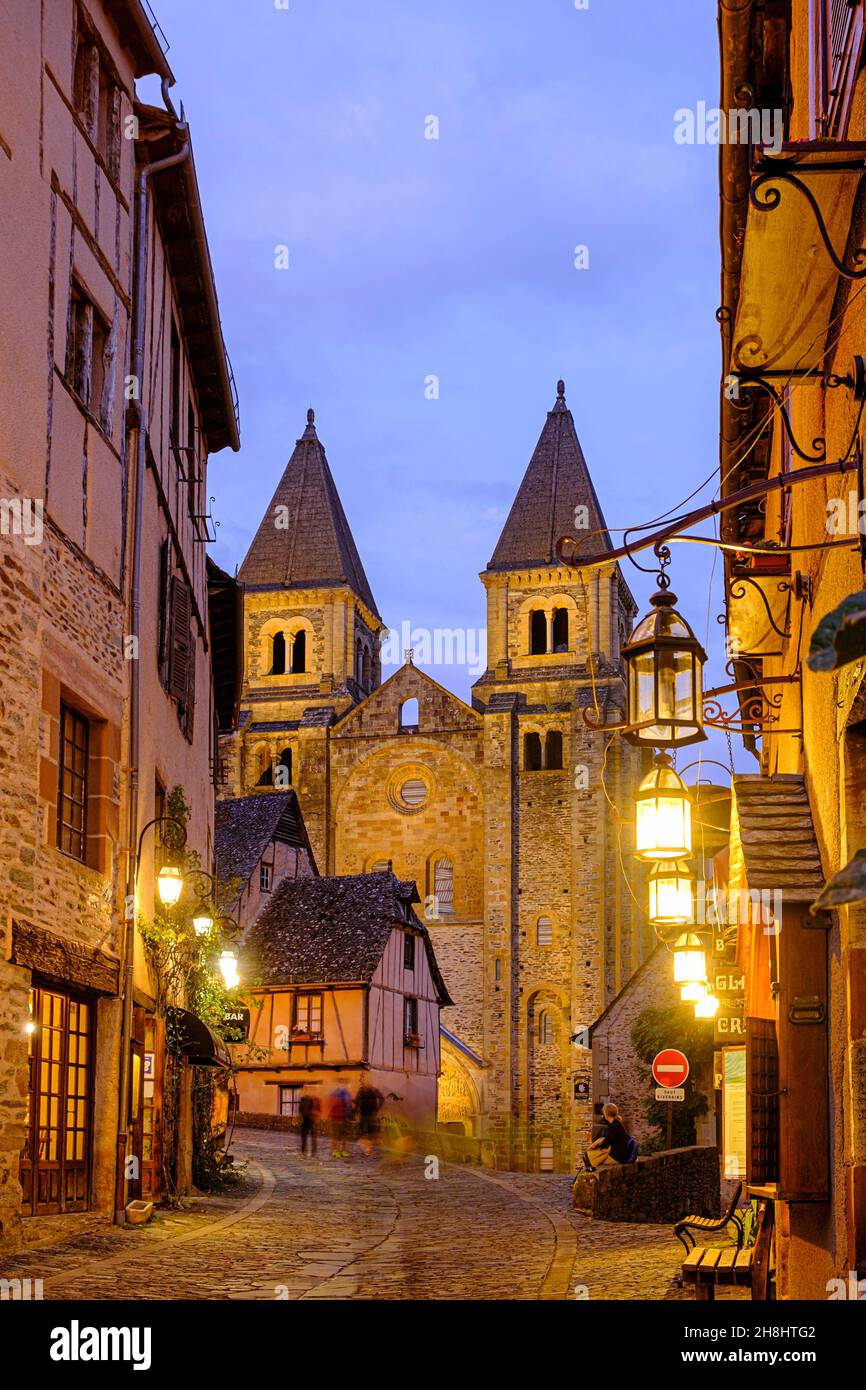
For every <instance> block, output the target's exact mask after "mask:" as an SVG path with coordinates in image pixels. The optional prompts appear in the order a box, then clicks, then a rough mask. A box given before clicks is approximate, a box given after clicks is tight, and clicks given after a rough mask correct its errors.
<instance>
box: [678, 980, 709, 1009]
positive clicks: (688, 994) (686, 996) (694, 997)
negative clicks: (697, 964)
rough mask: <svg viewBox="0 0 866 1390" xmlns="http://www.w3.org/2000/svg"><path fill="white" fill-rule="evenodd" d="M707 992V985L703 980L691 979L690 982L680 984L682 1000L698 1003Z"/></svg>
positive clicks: (682, 1001) (683, 1001)
mask: <svg viewBox="0 0 866 1390" xmlns="http://www.w3.org/2000/svg"><path fill="white" fill-rule="evenodd" d="M706 992H707V986H706V984H705V983H704V982H703V981H702V980H689V982H688V984H685V985H680V1002H681V1003H683V1004H697V1002H698V1000H699V999H703V997H704V995H705V994H706Z"/></svg>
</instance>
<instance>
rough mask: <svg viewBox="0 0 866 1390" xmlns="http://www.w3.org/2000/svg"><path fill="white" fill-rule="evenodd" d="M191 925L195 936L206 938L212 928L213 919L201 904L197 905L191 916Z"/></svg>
mask: <svg viewBox="0 0 866 1390" xmlns="http://www.w3.org/2000/svg"><path fill="white" fill-rule="evenodd" d="M192 924H193V927H194V928H195V934H196V936H207V934H208V932H209V931H210V930H211V929H212V927H213V917H212V916H211V914H210V913H209V912H208V910H207V908H206V907H205V906H204V904H203V903H199V905H198V907H197V908H196V910H195V912H194V913H193V915H192Z"/></svg>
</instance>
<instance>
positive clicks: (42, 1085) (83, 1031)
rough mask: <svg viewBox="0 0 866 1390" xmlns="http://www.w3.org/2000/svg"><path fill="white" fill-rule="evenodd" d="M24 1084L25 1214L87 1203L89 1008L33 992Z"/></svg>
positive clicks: (73, 997) (54, 992)
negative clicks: (25, 1108)
mask: <svg viewBox="0 0 866 1390" xmlns="http://www.w3.org/2000/svg"><path fill="white" fill-rule="evenodd" d="M30 1003H31V1021H32V1024H33V1029H32V1032H31V1034H30V1058H29V1067H30V1070H29V1086H28V1096H27V1118H26V1127H25V1137H24V1149H23V1152H22V1155H21V1165H20V1180H21V1186H22V1189H23V1194H24V1209H25V1211H26V1212H28V1213H29V1214H31V1215H38V1216H41V1215H56V1214H58V1213H60V1212H66V1211H85V1210H86V1208H87V1206H88V1201H89V1186H90V1148H91V1109H92V1105H91V1101H92V1070H93V1063H92V1054H93V1005H92V1003H91V1001H90V1000H88V999H84V998H82V997H81V996H80V995H77V994H72V993H69V992H67V991H65V990H61V989H55V988H53V987H51V988H49V987H44V988H43V987H41V986H36V987H34V989H33V990H32V991H31V997H30Z"/></svg>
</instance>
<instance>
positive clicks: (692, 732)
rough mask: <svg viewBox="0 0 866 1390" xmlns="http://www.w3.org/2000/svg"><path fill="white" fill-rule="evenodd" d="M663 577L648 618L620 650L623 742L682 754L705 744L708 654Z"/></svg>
mask: <svg viewBox="0 0 866 1390" xmlns="http://www.w3.org/2000/svg"><path fill="white" fill-rule="evenodd" d="M667 582H668V581H667V580H666V579H665V577H664V575H661V576H660V577H659V585H660V587H659V589H658V591H657V592H656V593H655V594H653V596H652V598H651V599H650V603H651V604H652V612H651V613H648V614H647V616H646V617H645V618H644V619H642V621H641V622H640V623H638V625H637V627H636V628H635V630H634V632H633V633H632V635H631V637H630V638H629V640H628V642H627V643H626V645H625V646H624V647H623V649H622V656H623V660H624V661H625V668H626V686H627V691H628V694H627V725H626V729H625V737H626V738H627V739H628V740H629V742H630V743H637V744H639V745H641V746H642V747H656V748H681V747H683V746H684V745H685V744H687V743H699V742H700V741H701V739H704V738H706V734H705V733H704V730H703V727H702V725H703V709H702V703H703V667H704V662H705V661H706V659H707V654H706V652H705V651H704V649H703V647H702V646H701V644H700V642H699V641H698V639H697V638H696V637H695V634H694V633H693V632H692V630H691V628H690V627H689V625H688V623H687V622H686V621H685V619H684V618H682V617H681V616H680V614H679V613H678V612H677V610H676V608H675V607H674V604H675V603H676V601H677V596H676V594H672V593H671V592H670V590H669V589H668V588H667V587H666V586H667Z"/></svg>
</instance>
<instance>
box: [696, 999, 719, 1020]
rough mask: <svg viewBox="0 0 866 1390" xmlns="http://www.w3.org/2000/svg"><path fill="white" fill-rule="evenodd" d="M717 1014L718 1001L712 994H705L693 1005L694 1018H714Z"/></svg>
mask: <svg viewBox="0 0 866 1390" xmlns="http://www.w3.org/2000/svg"><path fill="white" fill-rule="evenodd" d="M718 1012H719V1001H718V999H717V998H716V996H715V995H714V994H705V995H704V997H703V999H698V1000H697V1002H696V1004H695V1018H715V1016H716V1014H717V1013H718Z"/></svg>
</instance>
